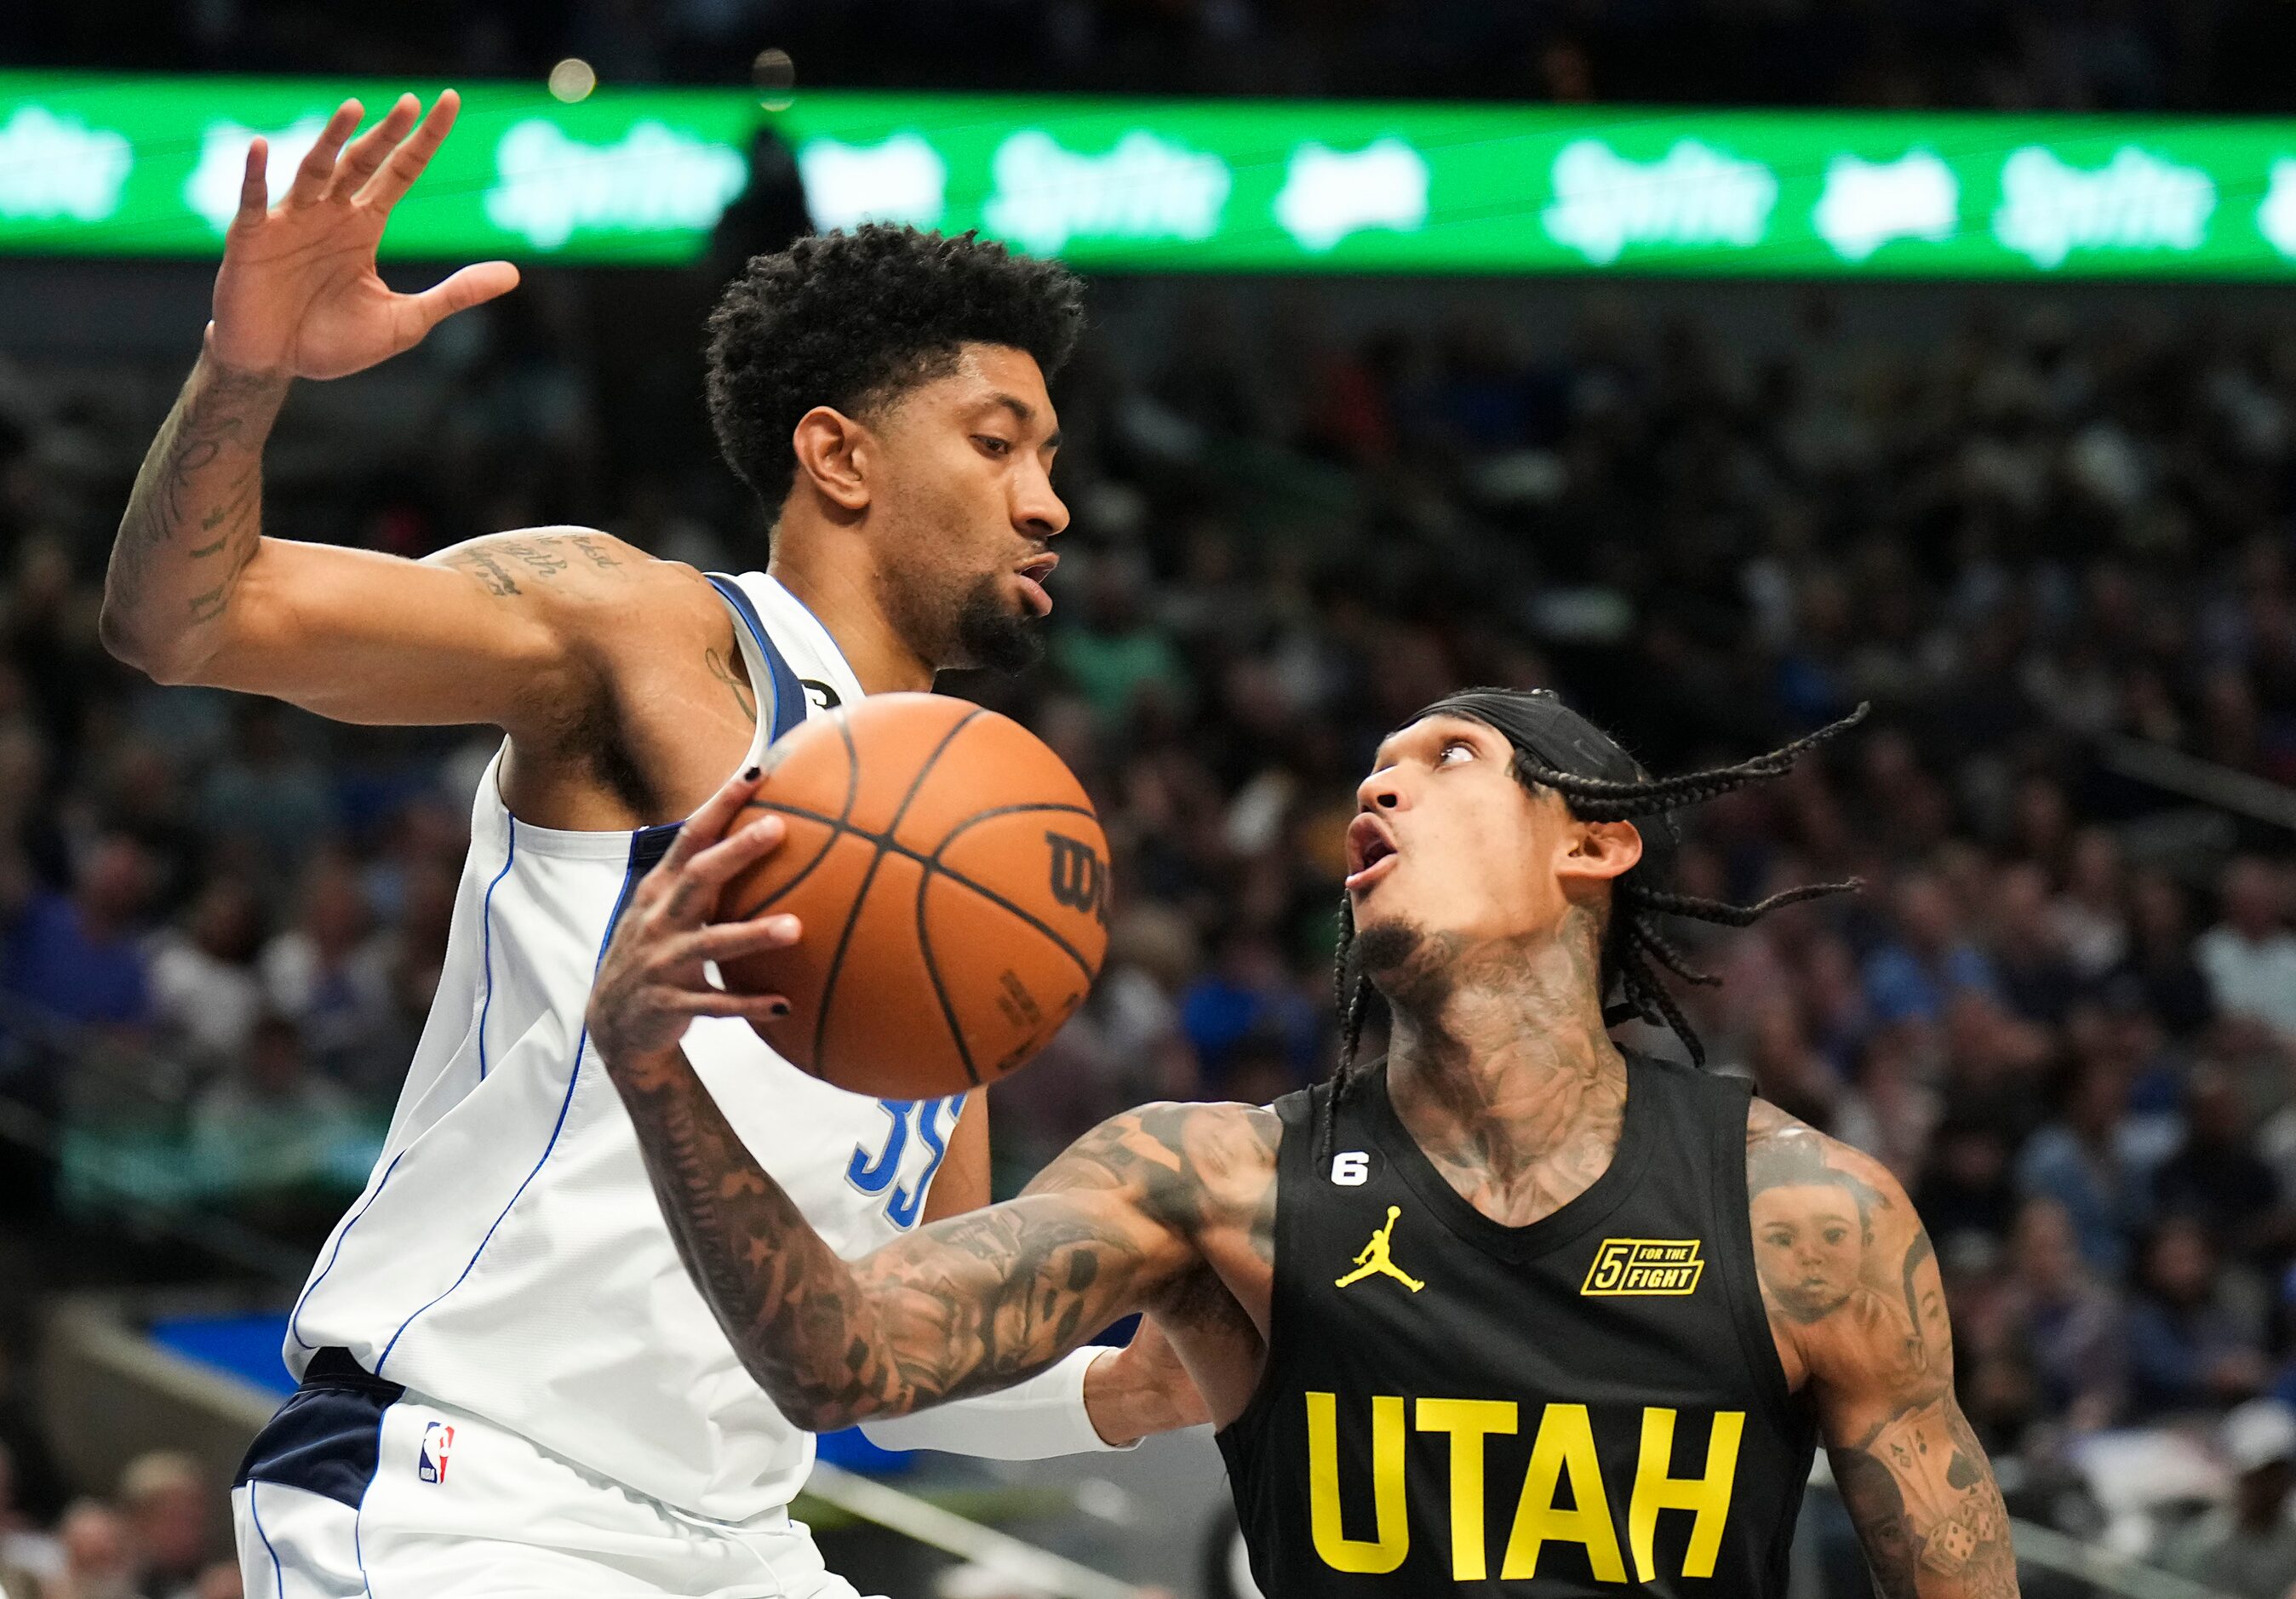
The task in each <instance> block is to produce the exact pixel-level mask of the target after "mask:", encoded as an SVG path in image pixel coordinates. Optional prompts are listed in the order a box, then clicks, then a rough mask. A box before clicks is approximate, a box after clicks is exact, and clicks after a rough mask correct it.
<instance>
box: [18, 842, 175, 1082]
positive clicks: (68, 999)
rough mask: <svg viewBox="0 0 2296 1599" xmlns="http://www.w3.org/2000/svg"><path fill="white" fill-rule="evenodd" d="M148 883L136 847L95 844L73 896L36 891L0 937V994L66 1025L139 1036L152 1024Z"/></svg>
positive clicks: (148, 872) (148, 870)
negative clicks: (146, 933) (145, 935)
mask: <svg viewBox="0 0 2296 1599" xmlns="http://www.w3.org/2000/svg"><path fill="white" fill-rule="evenodd" d="M151 884H152V863H151V861H150V859H149V857H146V856H145V854H144V852H143V849H142V847H141V846H139V845H137V844H136V843H135V842H134V841H133V840H129V839H127V838H125V837H122V836H120V835H119V834H109V835H106V836H105V837H102V838H101V839H98V840H96V841H95V843H94V845H93V847H91V848H90V849H89V850H88V851H87V855H86V859H85V860H84V861H83V862H82V863H81V864H80V866H79V870H78V874H77V881H75V882H74V884H73V887H72V890H71V891H70V893H58V892H55V891H53V890H36V891H34V893H33V894H32V895H31V897H30V898H29V901H28V902H27V903H26V904H25V905H24V906H23V908H22V909H21V911H19V912H18V913H17V915H16V917H15V920H14V922H12V925H10V926H9V927H8V928H7V929H6V931H5V934H4V937H0V988H4V989H5V990H6V991H7V992H9V993H11V994H13V995H15V996H17V997H18V998H20V999H22V1000H24V1001H25V1002H27V1003H28V1004H30V1005H34V1006H36V1007H37V1008H38V1009H40V1010H42V1011H45V1012H46V1013H49V1014H51V1015H53V1016H56V1017H59V1018H61V1020H63V1021H68V1022H74V1023H78V1024H79V1025H81V1026H86V1027H100V1028H104V1029H109V1030H111V1031H112V1032H114V1033H115V1034H119V1035H123V1036H129V1037H133V1036H138V1035H140V1034H141V1033H142V1032H143V1029H145V1028H146V1027H147V1025H148V1024H149V1023H150V1021H151V1020H152V994H151V981H150V978H151V968H150V962H149V960H148V958H147V956H146V955H145V953H144V949H143V911H144V906H145V903H146V900H147V898H148V897H149V895H150V892H151Z"/></svg>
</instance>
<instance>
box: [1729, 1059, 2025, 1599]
mask: <svg viewBox="0 0 2296 1599" xmlns="http://www.w3.org/2000/svg"><path fill="white" fill-rule="evenodd" d="M1746 1177H1747V1192H1748V1195H1749V1200H1750V1205H1751V1226H1752V1230H1753V1234H1754V1260H1755V1267H1756V1274H1757V1275H1758V1277H1759V1281H1760V1284H1761V1292H1762V1300H1763V1303H1764V1306H1765V1308H1767V1310H1768V1312H1769V1316H1770V1324H1771V1328H1772V1331H1773V1333H1774V1335H1775V1336H1776V1337H1777V1339H1778V1341H1779V1349H1780V1353H1781V1355H1782V1356H1784V1357H1788V1364H1789V1365H1790V1366H1799V1368H1800V1370H1802V1371H1803V1372H1804V1373H1805V1374H1806V1375H1807V1380H1808V1383H1809V1385H1810V1387H1811V1389H1812V1390H1813V1391H1814V1393H1815V1395H1816V1399H1817V1401H1818V1414H1819V1417H1820V1420H1821V1422H1822V1423H1823V1424H1824V1428H1825V1437H1826V1443H1827V1450H1828V1455H1829V1456H1830V1458H1831V1459H1832V1461H1833V1473H1834V1480H1835V1482H1836V1484H1837V1485H1838V1486H1839V1487H1840V1488H1841V1498H1842V1503H1843V1505H1845V1506H1847V1507H1848V1509H1849V1515H1850V1520H1851V1521H1853V1522H1854V1523H1855V1524H1856V1526H1857V1533H1858V1537H1859V1538H1860V1539H1861V1541H1862V1542H1863V1543H1864V1545H1865V1547H1866V1559H1867V1561H1868V1562H1869V1563H1870V1564H1871V1565H1872V1567H1873V1570H1874V1586H1875V1587H1876V1588H1877V1589H1878V1590H1879V1591H1880V1593H1881V1595H1882V1599H2014V1596H2015V1595H2016V1593H2017V1567H2016V1561H2015V1557H2014V1555H2013V1553H2012V1551H2011V1549H2010V1544H2009V1519H2008V1513H2007V1512H2006V1511H2005V1509H2004V1508H2003V1505H2002V1502H2001V1490H2000V1488H1999V1486H1998V1485H1997V1483H1996V1482H1995V1480H1994V1477H1993V1469H1992V1467H1991V1465H1990V1464H1989V1463H1988V1462H1987V1460H1986V1458H1985V1451H1984V1448H1983V1447H1981V1446H1980V1444H1979V1443H1978V1441H1977V1436H1976V1434H1975V1433H1974V1432H1972V1431H1971V1429H1970V1426H1969V1423H1968V1422H1967V1421H1966V1420H1965V1419H1964V1417H1963V1415H1962V1414H1961V1407H1960V1406H1959V1404H1958V1403H1957V1402H1956V1399H1955V1398H1954V1392H1953V1335H1952V1331H1951V1327H1950V1325H1949V1323H1948V1318H1947V1315H1946V1308H1945V1290H1944V1286H1943V1283H1942V1281H1941V1279H1940V1278H1939V1272H1938V1265H1937V1251H1935V1250H1934V1249H1933V1248H1932V1247H1931V1243H1930V1239H1929V1234H1927V1233H1926V1232H1924V1231H1923V1227H1922V1225H1921V1222H1920V1220H1919V1219H1918V1218H1916V1217H1915V1215H1914V1211H1913V1207H1912V1205H1911V1204H1910V1203H1908V1202H1907V1199H1906V1196H1905V1192H1904V1190H1903V1189H1902V1188H1900V1187H1899V1185H1898V1181H1897V1179H1896V1178H1895V1177H1891V1176H1890V1173H1889V1172H1888V1171H1887V1170H1886V1169H1883V1168H1882V1166H1881V1164H1880V1163H1879V1162H1877V1161H1875V1160H1872V1159H1871V1158H1870V1157H1868V1156H1866V1155H1864V1154H1861V1153H1859V1152H1857V1151H1856V1150H1853V1149H1850V1148H1849V1147H1847V1146H1846V1145H1843V1144H1838V1143H1836V1142H1835V1141H1834V1140H1833V1139H1831V1138H1828V1137H1826V1136H1824V1135H1823V1134H1821V1133H1818V1132H1816V1131H1815V1130H1814V1129H1812V1128H1808V1127H1805V1126H1803V1125H1802V1124H1800V1122H1797V1121H1794V1120H1793V1119H1792V1118H1790V1117H1786V1116H1784V1115H1783V1114H1782V1113H1780V1112H1779V1111H1776V1110H1775V1108H1773V1107H1771V1106H1768V1105H1764V1104H1761V1103H1759V1102H1758V1103H1757V1105H1756V1108H1755V1111H1754V1114H1753V1115H1752V1116H1751V1118H1750V1119H1749V1123H1748V1140H1747V1154H1746Z"/></svg>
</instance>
